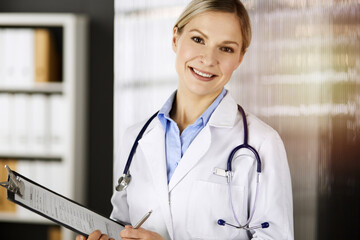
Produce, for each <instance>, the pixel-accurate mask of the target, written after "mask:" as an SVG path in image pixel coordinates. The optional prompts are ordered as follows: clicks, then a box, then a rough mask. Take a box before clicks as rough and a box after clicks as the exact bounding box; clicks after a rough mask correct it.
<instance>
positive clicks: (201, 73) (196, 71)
mask: <svg viewBox="0 0 360 240" xmlns="http://www.w3.org/2000/svg"><path fill="white" fill-rule="evenodd" d="M193 70H194V72H195V73H196V74H199V75H200V76H202V77H207V78H210V77H212V76H213V75H211V74H207V73H203V72H200V71H198V70H196V69H195V68H193Z"/></svg>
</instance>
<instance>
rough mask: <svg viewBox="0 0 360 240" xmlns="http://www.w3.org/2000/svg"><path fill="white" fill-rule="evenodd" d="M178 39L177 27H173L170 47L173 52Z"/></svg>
mask: <svg viewBox="0 0 360 240" xmlns="http://www.w3.org/2000/svg"><path fill="white" fill-rule="evenodd" d="M178 39H179V28H178V27H174V29H173V37H172V49H173V51H174V52H175V53H176V50H177V42H178Z"/></svg>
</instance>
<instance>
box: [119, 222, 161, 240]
mask: <svg viewBox="0 0 360 240" xmlns="http://www.w3.org/2000/svg"><path fill="white" fill-rule="evenodd" d="M120 237H121V239H122V240H130V239H144V240H164V238H163V237H161V236H160V235H159V234H158V233H156V232H152V231H149V230H146V229H144V228H139V229H134V228H133V227H132V226H129V225H126V226H125V228H124V230H122V231H121V232H120Z"/></svg>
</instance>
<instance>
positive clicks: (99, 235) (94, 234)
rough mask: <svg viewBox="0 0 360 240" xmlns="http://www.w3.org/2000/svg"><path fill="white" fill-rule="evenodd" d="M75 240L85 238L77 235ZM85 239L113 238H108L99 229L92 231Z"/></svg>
mask: <svg viewBox="0 0 360 240" xmlns="http://www.w3.org/2000/svg"><path fill="white" fill-rule="evenodd" d="M76 240H86V237H84V236H81V235H78V236H76ZM87 240H114V239H113V238H108V236H107V235H106V234H102V233H101V232H100V231H99V230H95V231H93V232H92V233H91V234H90V235H89V237H88V238H87Z"/></svg>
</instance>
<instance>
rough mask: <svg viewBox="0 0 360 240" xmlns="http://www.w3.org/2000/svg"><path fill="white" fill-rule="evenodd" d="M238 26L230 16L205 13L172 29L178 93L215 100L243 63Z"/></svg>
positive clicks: (227, 14)
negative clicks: (181, 27)
mask: <svg viewBox="0 0 360 240" xmlns="http://www.w3.org/2000/svg"><path fill="white" fill-rule="evenodd" d="M241 47H242V35H241V28H240V22H239V20H238V18H237V16H236V15H235V14H233V13H225V12H204V13H201V14H199V15H197V16H196V17H194V18H193V19H192V20H191V21H190V22H189V23H188V24H186V25H185V27H184V28H183V29H181V32H179V31H178V29H177V28H174V35H173V50H174V51H175V53H176V71H177V73H178V75H179V86H178V91H179V92H181V93H183V94H185V95H189V94H194V95H197V96H201V97H211V98H214V97H216V96H217V95H219V94H220V92H221V90H222V89H223V87H224V86H225V85H226V83H228V81H229V80H230V78H231V75H232V73H233V71H234V70H235V69H236V68H237V67H238V66H239V64H240V63H241V61H242V58H243V54H242V53H241Z"/></svg>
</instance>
